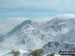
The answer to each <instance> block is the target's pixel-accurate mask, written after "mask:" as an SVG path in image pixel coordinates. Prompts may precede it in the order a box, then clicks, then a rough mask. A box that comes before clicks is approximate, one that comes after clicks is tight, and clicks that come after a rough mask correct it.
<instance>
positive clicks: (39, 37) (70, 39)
mask: <svg viewBox="0 0 75 56" xmlns="http://www.w3.org/2000/svg"><path fill="white" fill-rule="evenodd" d="M53 42H54V43H55V42H58V44H59V43H61V44H59V47H61V48H62V45H63V46H64V45H67V44H63V43H68V45H70V44H69V43H72V44H75V15H73V14H64V15H59V16H55V17H52V18H50V21H47V22H45V23H39V22H35V21H34V20H25V21H24V22H23V23H21V24H20V25H18V26H16V27H15V28H14V29H13V30H11V31H10V32H8V33H7V34H6V36H5V37H4V40H3V42H1V43H0V46H1V47H3V48H6V49H31V50H34V49H40V48H43V47H44V46H45V45H46V44H47V43H52V44H53V45H52V47H53V46H55V45H54V43H53ZM73 47H74V46H73ZM65 48H66V47H64V49H65ZM44 49H46V48H44ZM52 49H53V48H52ZM58 49H59V48H58ZM53 50H54V51H55V50H57V49H56V46H55V47H54V49H53Z"/></svg>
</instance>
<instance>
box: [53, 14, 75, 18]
mask: <svg viewBox="0 0 75 56" xmlns="http://www.w3.org/2000/svg"><path fill="white" fill-rule="evenodd" d="M53 18H57V19H61V18H63V19H73V18H75V14H60V15H56V16H55V17H53Z"/></svg>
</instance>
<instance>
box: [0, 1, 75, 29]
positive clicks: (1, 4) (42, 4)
mask: <svg viewBox="0 0 75 56" xmlns="http://www.w3.org/2000/svg"><path fill="white" fill-rule="evenodd" d="M66 13H67V14H75V0H0V25H1V26H2V27H0V29H5V28H6V26H10V27H9V28H13V26H16V25H17V24H19V23H21V22H22V21H24V20H25V19H28V18H29V19H31V18H33V19H36V18H46V17H51V16H55V15H58V14H66ZM11 26H12V27H11ZM3 27H4V28H3ZM6 30H7V29H6Z"/></svg>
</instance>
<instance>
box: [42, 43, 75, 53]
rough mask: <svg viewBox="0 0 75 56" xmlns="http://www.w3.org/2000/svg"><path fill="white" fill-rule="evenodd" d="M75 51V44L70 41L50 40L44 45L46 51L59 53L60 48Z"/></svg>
mask: <svg viewBox="0 0 75 56" xmlns="http://www.w3.org/2000/svg"><path fill="white" fill-rule="evenodd" d="M60 49H61V50H63V51H74V50H75V45H74V44H69V43H59V42H48V43H47V44H45V45H44V46H43V50H44V53H46V54H47V53H56V54H58V53H59V50H60Z"/></svg>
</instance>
